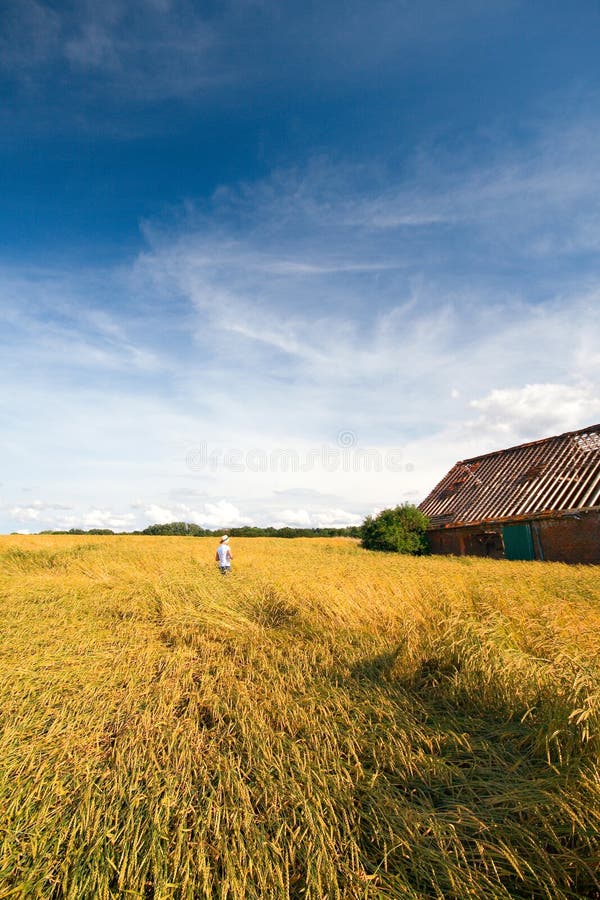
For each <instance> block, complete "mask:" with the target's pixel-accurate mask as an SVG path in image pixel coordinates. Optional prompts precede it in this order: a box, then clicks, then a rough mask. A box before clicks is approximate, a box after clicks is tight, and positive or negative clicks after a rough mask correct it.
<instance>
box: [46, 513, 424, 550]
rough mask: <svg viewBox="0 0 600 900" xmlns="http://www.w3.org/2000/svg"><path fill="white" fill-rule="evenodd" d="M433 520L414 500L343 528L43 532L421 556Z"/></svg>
mask: <svg viewBox="0 0 600 900" xmlns="http://www.w3.org/2000/svg"><path fill="white" fill-rule="evenodd" d="M428 525H429V520H428V519H427V516H425V515H424V514H423V513H422V512H421V510H420V509H419V508H418V507H417V506H414V504H412V503H402V504H400V505H399V506H395V507H394V508H393V509H383V510H381V512H380V513H378V514H377V515H376V516H367V517H366V518H365V520H364V521H363V523H362V525H346V526H344V527H342V528H332V527H330V528H292V527H290V526H285V527H283V528H274V527H273V526H267V527H260V526H258V525H240V526H234V527H233V528H227V527H223V528H201V527H200V525H196V524H195V523H194V522H166V523H163V524H156V525H149V526H148V527H147V528H144V529H143V530H142V531H119V532H114V531H112V529H110V528H89V529H88V530H87V531H86V530H85V529H83V528H69V530H68V531H55V530H48V531H40V532H39V534H93V535H96V534H123V535H126V534H130V535H131V534H143V535H167V536H169V535H170V536H176V537H214V538H218V537H219V536H220V535H222V534H224V533H225V532H226V533H227V534H229V535H230V537H278V538H298V537H350V538H357V539H360V541H361V543H362V546H363V547H365V548H366V549H367V550H381V551H384V552H388V553H410V554H413V555H417V556H420V555H421V554H423V553H427V552H428V551H429V546H428V542H427V536H426V531H427V527H428Z"/></svg>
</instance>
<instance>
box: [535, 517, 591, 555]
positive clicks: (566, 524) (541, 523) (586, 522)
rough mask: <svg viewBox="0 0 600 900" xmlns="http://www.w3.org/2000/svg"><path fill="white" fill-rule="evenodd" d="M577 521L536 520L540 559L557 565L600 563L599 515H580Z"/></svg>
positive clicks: (561, 519) (570, 518)
mask: <svg viewBox="0 0 600 900" xmlns="http://www.w3.org/2000/svg"><path fill="white" fill-rule="evenodd" d="M577 515H578V516H579V518H574V517H571V516H563V517H561V518H560V519H538V520H537V522H535V523H534V525H535V526H537V528H538V533H539V536H540V543H541V545H542V552H543V554H544V559H547V560H554V561H557V562H581V563H600V512H599V511H593V512H588V513H586V512H581V513H578V514H577Z"/></svg>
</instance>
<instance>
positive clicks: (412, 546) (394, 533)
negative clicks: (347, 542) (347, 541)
mask: <svg viewBox="0 0 600 900" xmlns="http://www.w3.org/2000/svg"><path fill="white" fill-rule="evenodd" d="M428 524H429V520H428V518H427V516H425V515H424V514H423V513H422V512H421V510H420V509H418V507H416V506H413V504H412V503H402V504H401V505H400V506H396V507H394V508H393V509H384V510H382V511H381V512H380V513H379V514H378V515H376V516H374V517H373V516H367V518H366V519H365V521H364V522H363V526H362V546H363V547H366V549H367V550H386V551H388V552H393V553H412V554H415V555H420V554H421V553H426V552H427V550H428V544H427V538H426V536H425V531H426V529H427V525H428Z"/></svg>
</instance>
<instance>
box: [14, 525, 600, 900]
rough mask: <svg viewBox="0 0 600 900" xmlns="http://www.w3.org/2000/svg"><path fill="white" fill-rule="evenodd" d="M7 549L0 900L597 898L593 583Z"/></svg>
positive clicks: (39, 542) (180, 541)
mask: <svg viewBox="0 0 600 900" xmlns="http://www.w3.org/2000/svg"><path fill="white" fill-rule="evenodd" d="M232 543H233V547H232V549H233V552H234V557H235V561H234V565H235V569H234V572H233V574H232V575H231V577H230V578H222V577H221V576H220V575H219V572H218V570H217V569H216V567H215V563H214V562H213V557H214V550H215V541H214V540H211V539H206V538H203V539H193V538H173V537H141V536H140V537H137V536H131V537H129V536H127V537H125V536H121V537H96V538H92V537H71V536H32V537H29V536H23V537H21V536H11V537H3V538H0V594H1V604H0V610H1V616H2V626H1V655H0V677H1V707H0V708H1V712H2V738H1V740H2V746H1V754H0V759H1V788H0V790H1V799H0V808H1V810H2V815H1V843H2V848H1V858H0V897H1V898H5V897H15V898H72V900H81V898H117V897H118V898H155V900H167V898H222V900H226V898H227V900H253V898H265V900H284V898H312V900H321V898H331V900H333V898H372V900H374V898H381V900H383V898H414V900H417V898H456V900H464V898H481V900H484V898H485V900H490V898H507V897H519V898H538V897H547V898H574V897H599V896H600V886H599V884H600V878H599V868H600V778H599V753H600V731H599V717H600V680H599V677H598V676H599V663H598V659H599V649H600V578H599V574H600V573H599V570H598V568H594V567H567V566H564V565H560V564H539V563H509V562H505V561H493V560H475V559H473V558H463V559H453V558H441V557H431V558H407V557H400V556H392V555H382V554H374V553H370V552H367V551H365V550H362V549H361V548H360V547H359V546H358V545H357V544H356V543H355V542H353V541H351V540H347V539H297V540H281V539H279V540H277V539H266V538H254V539H246V540H243V539H239V540H235V541H233V542H232Z"/></svg>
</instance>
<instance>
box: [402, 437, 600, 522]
mask: <svg viewBox="0 0 600 900" xmlns="http://www.w3.org/2000/svg"><path fill="white" fill-rule="evenodd" d="M598 505H600V425H591V426H590V427H589V428H582V429H581V430H580V431H569V432H566V433H565V434H559V435H557V436H556V437H550V438H545V439H544V440H541V441H533V442H532V443H529V444H519V445H518V446H517V447H509V448H508V449H507V450H496V451H494V452H493V453H486V454H484V455H483V456H477V457H473V458H472V459H466V460H462V461H461V462H457V463H456V464H455V465H454V466H453V467H452V469H450V471H449V472H448V474H447V475H446V476H445V477H444V478H442V480H441V481H440V483H439V484H438V485H436V487H435V488H434V489H433V490H432V491H431V493H430V494H429V496H427V497H426V498H425V500H423V502H422V503H421V504H420V509H421V510H422V511H423V512H424V513H425V514H426V515H427V516H429V518H430V520H431V522H432V524H434V525H438V527H439V526H442V525H443V526H448V525H453V524H457V523H459V522H460V523H461V524H465V525H466V524H474V523H476V522H486V521H490V520H494V519H510V518H511V517H522V516H526V515H534V514H535V515H539V514H540V513H549V512H550V513H551V512H560V511H561V510H566V509H585V508H588V507H593V506H598Z"/></svg>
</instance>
